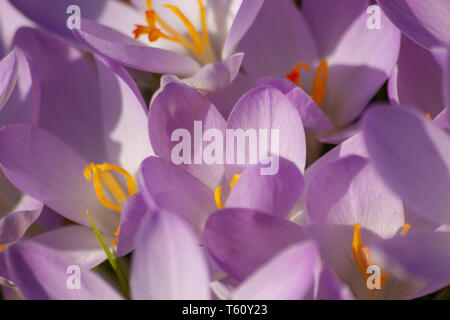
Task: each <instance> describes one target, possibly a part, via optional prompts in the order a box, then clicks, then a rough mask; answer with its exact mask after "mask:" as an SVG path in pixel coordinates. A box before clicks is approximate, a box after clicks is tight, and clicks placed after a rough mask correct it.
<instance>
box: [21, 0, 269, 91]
mask: <svg viewBox="0 0 450 320" xmlns="http://www.w3.org/2000/svg"><path fill="white" fill-rule="evenodd" d="M109 2H113V3H112V4H111V3H109ZM262 2H263V1H262V0H255V1H242V0H236V1H226V2H223V1H208V2H207V3H204V1H203V0H195V1H194V0H189V1H188V0H184V1H178V2H175V1H166V0H145V1H133V3H134V4H135V5H136V7H135V6H127V5H125V4H123V3H119V2H118V1H104V0H103V1H96V2H95V3H93V2H92V1H82V0H81V1H60V3H58V7H59V8H61V9H63V8H64V10H65V8H66V7H68V6H69V5H72V4H78V5H79V7H80V8H81V10H82V12H86V14H88V15H89V16H83V19H82V22H81V29H80V30H74V33H75V35H76V36H77V37H78V39H79V40H80V41H81V42H82V43H83V44H84V45H85V46H87V47H88V48H90V49H91V50H93V51H94V52H97V53H99V54H101V55H103V56H106V57H108V58H110V59H112V60H114V61H116V62H118V63H120V64H122V65H124V66H127V67H131V68H135V69H139V70H144V71H149V72H155V73H169V74H174V75H177V76H180V77H183V78H185V81H186V82H187V83H189V84H190V85H192V86H194V87H196V88H198V89H202V90H206V91H214V90H217V89H219V88H223V87H226V86H227V85H229V84H230V83H231V82H232V81H233V80H234V78H235V77H236V75H237V74H238V72H239V68H240V65H241V62H242V58H243V55H242V54H241V53H238V54H233V53H234V52H235V46H236V45H237V43H238V42H239V40H240V39H241V38H242V36H243V35H244V34H245V32H246V31H247V30H248V28H249V27H250V25H251V23H252V21H253V19H254V18H255V16H256V14H257V13H258V11H259V9H260V7H261V4H262ZM12 3H13V4H14V5H15V6H16V7H17V8H19V9H20V10H21V11H22V12H24V13H25V14H26V15H28V16H29V17H31V19H33V20H35V21H36V22H37V23H39V24H41V25H43V26H46V27H47V28H49V29H50V30H52V31H54V32H57V33H59V34H64V35H66V36H67V28H66V23H65V19H64V18H66V17H64V16H63V15H61V14H60V12H63V11H58V10H56V9H54V4H53V2H52V1H47V0H40V1H36V2H33V3H30V2H29V1H21V0H19V1H16V0H13V1H12ZM50 3H51V4H50ZM50 6H51V7H52V8H53V9H52V10H51V11H50V10H47V9H44V8H47V7H50ZM98 12H99V13H98ZM96 13H97V15H98V17H96ZM64 29H65V30H64ZM124 33H125V34H124ZM72 38H73V37H72ZM133 38H136V39H137V40H139V41H136V40H134V39H133Z"/></svg>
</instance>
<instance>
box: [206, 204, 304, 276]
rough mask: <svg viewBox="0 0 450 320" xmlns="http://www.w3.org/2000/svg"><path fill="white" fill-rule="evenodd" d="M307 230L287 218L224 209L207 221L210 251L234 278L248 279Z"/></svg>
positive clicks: (245, 210) (251, 211) (207, 242)
mask: <svg viewBox="0 0 450 320" xmlns="http://www.w3.org/2000/svg"><path fill="white" fill-rule="evenodd" d="M306 237H307V234H306V231H305V230H304V229H303V228H302V227H300V226H298V225H296V224H294V223H292V222H289V221H287V220H285V219H280V218H277V217H274V216H272V215H268V214H264V213H261V212H258V211H255V210H249V209H233V208H230V209H228V208H227V209H223V210H220V211H217V212H216V213H214V214H212V215H211V216H210V217H209V219H208V221H207V222H206V226H205V231H204V239H205V244H206V246H207V248H208V250H209V251H210V252H211V254H212V256H213V257H214V259H216V261H217V262H218V264H219V265H220V266H221V267H222V268H223V269H224V271H226V272H227V273H228V274H229V275H230V276H231V277H234V278H236V279H240V280H242V279H245V278H246V277H247V276H249V275H250V274H252V273H253V272H254V271H255V270H257V269H258V268H259V267H261V266H262V265H263V264H264V263H265V262H267V261H269V259H271V258H272V257H273V256H274V255H276V254H277V253H279V252H280V251H281V250H282V249H284V248H286V247H287V246H289V245H291V244H293V243H295V242H298V241H301V240H304V239H306Z"/></svg>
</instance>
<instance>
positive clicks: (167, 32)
mask: <svg viewBox="0 0 450 320" xmlns="http://www.w3.org/2000/svg"><path fill="white" fill-rule="evenodd" d="M197 1H198V6H199V10H200V18H201V24H202V36H200V34H199V33H198V31H197V30H196V29H195V27H194V25H193V24H192V22H191V21H190V20H189V19H188V18H187V17H186V16H185V15H184V13H183V12H182V11H181V10H180V8H178V7H177V6H174V5H170V4H165V5H164V7H166V8H167V9H169V10H170V11H172V12H173V13H174V14H175V15H176V16H177V17H178V18H179V19H180V20H181V22H182V23H183V24H184V25H185V26H186V29H187V31H188V33H189V37H190V39H189V38H188V37H186V36H185V35H183V34H181V33H179V32H178V31H177V30H175V29H174V28H172V27H171V26H170V25H169V24H168V23H167V22H165V21H164V20H163V19H162V18H161V17H160V16H159V15H158V14H157V13H156V12H155V10H153V6H152V1H151V0H147V8H148V10H147V11H146V12H145V20H146V21H147V25H146V26H143V25H139V24H137V25H136V28H135V29H134V31H133V34H134V37H135V39H137V38H139V37H140V36H141V35H143V34H147V35H148V40H149V41H150V42H155V41H158V40H159V39H160V38H163V39H166V40H169V41H173V42H176V43H178V44H179V45H181V46H183V47H185V48H186V49H188V50H189V51H190V52H192V53H193V54H194V56H195V57H197V58H198V60H199V61H200V62H201V63H202V64H208V63H211V62H214V61H216V57H215V56H214V53H213V51H212V49H211V44H210V42H209V35H208V27H207V24H206V13H205V6H204V5H203V1H202V0H197ZM157 24H158V26H159V27H160V28H158V27H157V26H156V25H157Z"/></svg>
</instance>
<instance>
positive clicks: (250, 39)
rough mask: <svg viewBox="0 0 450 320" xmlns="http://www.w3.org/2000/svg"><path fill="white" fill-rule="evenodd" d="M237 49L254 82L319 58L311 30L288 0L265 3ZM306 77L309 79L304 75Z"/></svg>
mask: <svg viewBox="0 0 450 320" xmlns="http://www.w3.org/2000/svg"><path fill="white" fill-rule="evenodd" d="M280 17H282V19H281V18H280ZM238 50H239V51H242V52H244V53H245V60H244V63H243V67H244V69H245V71H246V73H247V74H248V76H249V77H250V78H251V79H253V80H255V81H256V80H257V79H259V78H261V77H284V76H285V75H286V74H287V73H289V72H290V71H291V70H292V68H293V67H294V66H295V65H296V64H297V63H299V62H300V61H304V62H306V63H311V62H313V61H316V60H317V59H318V52H317V47H316V43H315V41H314V38H313V35H312V33H311V30H310V29H309V26H308V25H307V23H306V21H305V19H304V18H303V16H302V14H301V13H300V11H299V10H298V8H297V7H296V6H295V4H294V2H293V1H291V0H276V1H273V0H268V1H265V2H264V4H263V6H262V8H261V9H260V11H259V13H258V16H257V17H256V19H255V20H254V22H253V24H252V26H251V27H250V29H249V30H248V31H247V33H246V34H245V36H244V37H243V38H242V39H241V42H240V43H239V45H238ZM280 53H282V55H280ZM306 78H311V79H312V76H311V75H309V73H307V74H305V79H306ZM308 89H309V88H308Z"/></svg>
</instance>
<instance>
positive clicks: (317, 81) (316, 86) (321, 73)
mask: <svg viewBox="0 0 450 320" xmlns="http://www.w3.org/2000/svg"><path fill="white" fill-rule="evenodd" d="M301 68H305V70H306V72H309V69H310V68H309V65H308V64H307V63H304V62H300V63H298V64H297V65H296V66H295V67H294V68H293V69H292V70H291V72H290V73H288V74H286V78H288V79H289V80H291V81H292V82H293V83H295V84H296V85H298V86H299V87H302V84H301V81H300V71H301ZM328 76H329V70H328V62H327V60H322V61H321V62H320V63H319V66H318V67H317V69H316V74H315V76H314V82H313V88H312V91H311V95H310V96H311V98H312V99H314V101H315V102H316V104H317V105H318V106H319V107H321V106H322V105H323V102H324V101H325V92H326V89H327V83H328Z"/></svg>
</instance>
